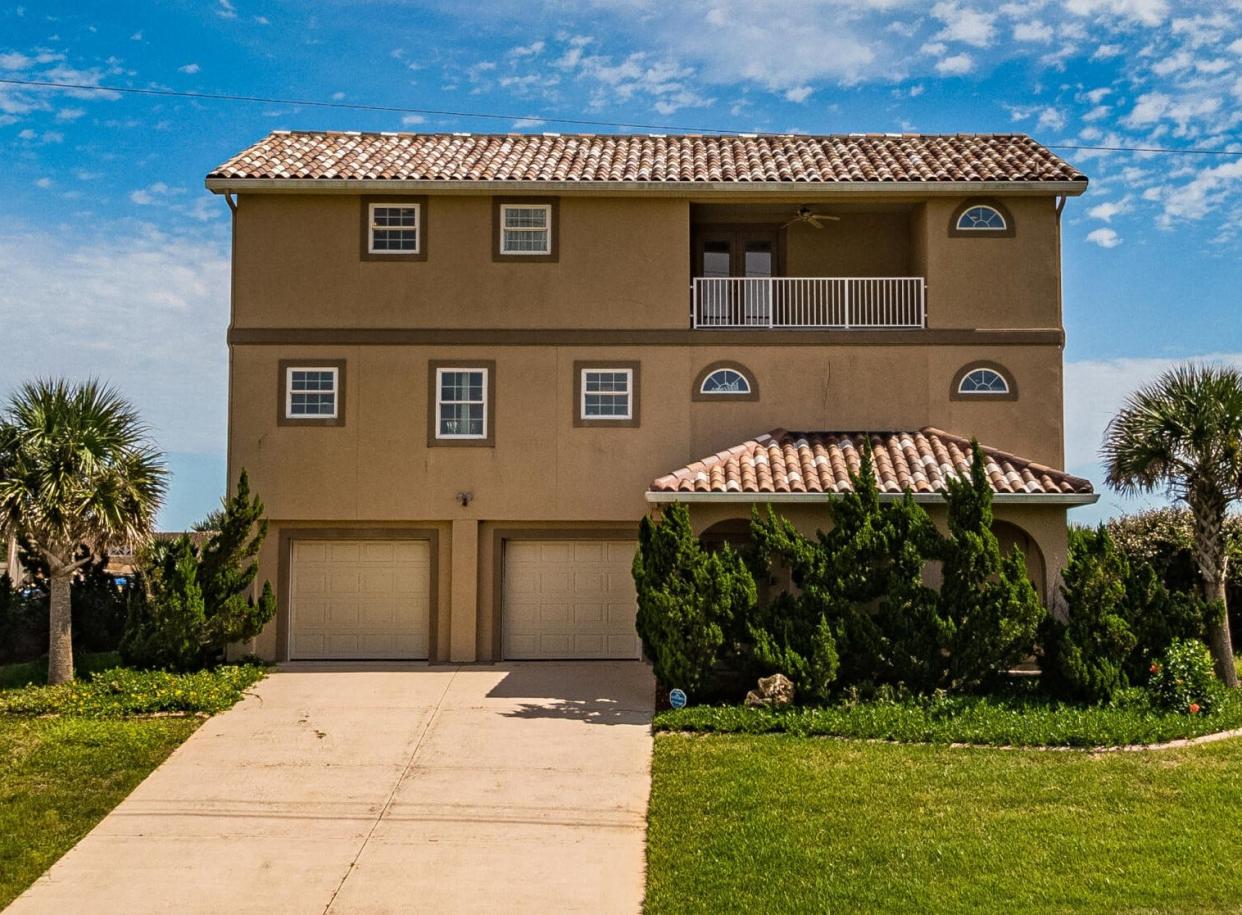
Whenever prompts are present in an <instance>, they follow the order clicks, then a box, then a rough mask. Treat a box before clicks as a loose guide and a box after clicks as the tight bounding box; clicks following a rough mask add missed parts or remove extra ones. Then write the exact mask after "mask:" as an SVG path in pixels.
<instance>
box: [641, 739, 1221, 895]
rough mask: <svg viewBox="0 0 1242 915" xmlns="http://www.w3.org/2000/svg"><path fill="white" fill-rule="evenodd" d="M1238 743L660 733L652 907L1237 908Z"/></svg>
mask: <svg viewBox="0 0 1242 915" xmlns="http://www.w3.org/2000/svg"><path fill="white" fill-rule="evenodd" d="M1239 810H1242V740H1237V739H1235V740H1229V741H1223V742H1221V743H1216V744H1209V745H1204V746H1198V747H1191V748H1188V749H1183V750H1176V751H1160V752H1155V753H1151V752H1147V753H1112V754H1094V753H1088V752H1040V751H1034V750H1022V751H1009V750H990V749H955V748H950V747H935V746H925V745H901V744H886V743H862V742H852V741H842V740H825V739H817V738H806V737H794V736H789V735H762V736H744V735H710V736H686V735H681V734H663V735H659V736H658V737H657V738H656V746H655V759H654V763H653V780H652V797H651V808H650V832H649V836H648V875H647V908H648V910H649V911H650V912H677V913H681V912H713V913H715V912H793V911H805V912H828V911H830V912H860V911H867V912H923V911H934V912H998V911H1004V912H1105V911H1107V912H1139V911H1141V912H1187V911H1212V912H1226V911H1228V912H1234V911H1237V910H1238V907H1239V904H1240V903H1239V901H1240V900H1242V869H1240V868H1238V867H1237V866H1236V865H1237V859H1238V848H1239V847H1240V846H1242V817H1239V816H1238V811H1239Z"/></svg>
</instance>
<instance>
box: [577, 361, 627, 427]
mask: <svg viewBox="0 0 1242 915" xmlns="http://www.w3.org/2000/svg"><path fill="white" fill-rule="evenodd" d="M633 384H634V372H633V370H631V369H583V370H582V418H583V419H632V418H633V411H632V410H631V407H630V404H631V394H632V388H633Z"/></svg>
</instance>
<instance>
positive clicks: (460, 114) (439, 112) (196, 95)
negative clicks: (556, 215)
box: [0, 79, 740, 133]
mask: <svg viewBox="0 0 1242 915" xmlns="http://www.w3.org/2000/svg"><path fill="white" fill-rule="evenodd" d="M0 83H8V84H10V85H14V86H30V87H32V88H40V89H83V90H90V91H95V92H125V93H130V94H132V95H160V96H169V97H172V98H190V99H202V100H204V101H213V102H262V103H264V104H267V105H300V106H303V107H308V108H347V109H349V110H351V111H380V112H386V113H388V114H427V115H432V116H433V117H453V118H482V119H486V120H492V121H535V122H540V121H542V122H546V123H553V124H577V125H580V126H584V127H629V128H632V129H634V130H684V131H692V132H695V133H740V131H737V130H721V129H719V128H716V127H672V126H670V125H667V124H632V123H626V122H624V121H591V120H586V119H584V118H555V117H536V116H534V115H515V114H489V113H480V112H474V111H446V110H443V109H440V108H405V107H402V106H398V105H358V104H352V103H350V102H320V101H315V100H312V99H292V98H268V97H266V96H261V95H223V94H217V93H213V92H180V91H177V90H175V89H139V88H134V87H131V86H92V85H89V84H86V83H61V82H51V81H45V80H25V79H0Z"/></svg>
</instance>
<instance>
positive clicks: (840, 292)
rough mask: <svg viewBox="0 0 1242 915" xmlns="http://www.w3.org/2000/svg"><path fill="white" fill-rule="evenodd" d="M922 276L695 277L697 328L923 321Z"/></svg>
mask: <svg viewBox="0 0 1242 915" xmlns="http://www.w3.org/2000/svg"><path fill="white" fill-rule="evenodd" d="M924 290H925V284H924V281H923V278H922V277H921V276H886V277H833V276H815V277H797V276H780V277H776V276H762V277H702V276H700V277H695V278H694V285H693V289H692V296H691V299H692V309H691V322H692V326H693V327H694V328H696V329H700V328H702V329H708V328H717V329H724V328H780V329H788V330H799V329H804V330H811V329H820V330H852V329H875V328H893V329H902V328H905V329H909V328H922V327H924V326H926V318H927V306H926V297H925V295H924Z"/></svg>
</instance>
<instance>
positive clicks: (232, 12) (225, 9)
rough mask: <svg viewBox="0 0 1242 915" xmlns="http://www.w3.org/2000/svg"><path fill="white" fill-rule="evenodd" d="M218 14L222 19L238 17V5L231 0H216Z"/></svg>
mask: <svg viewBox="0 0 1242 915" xmlns="http://www.w3.org/2000/svg"><path fill="white" fill-rule="evenodd" d="M216 3H217V6H216V15H217V16H219V17H220V18H221V19H236V18H237V7H235V6H234V5H233V4H232V3H231V2H230V0H216Z"/></svg>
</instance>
